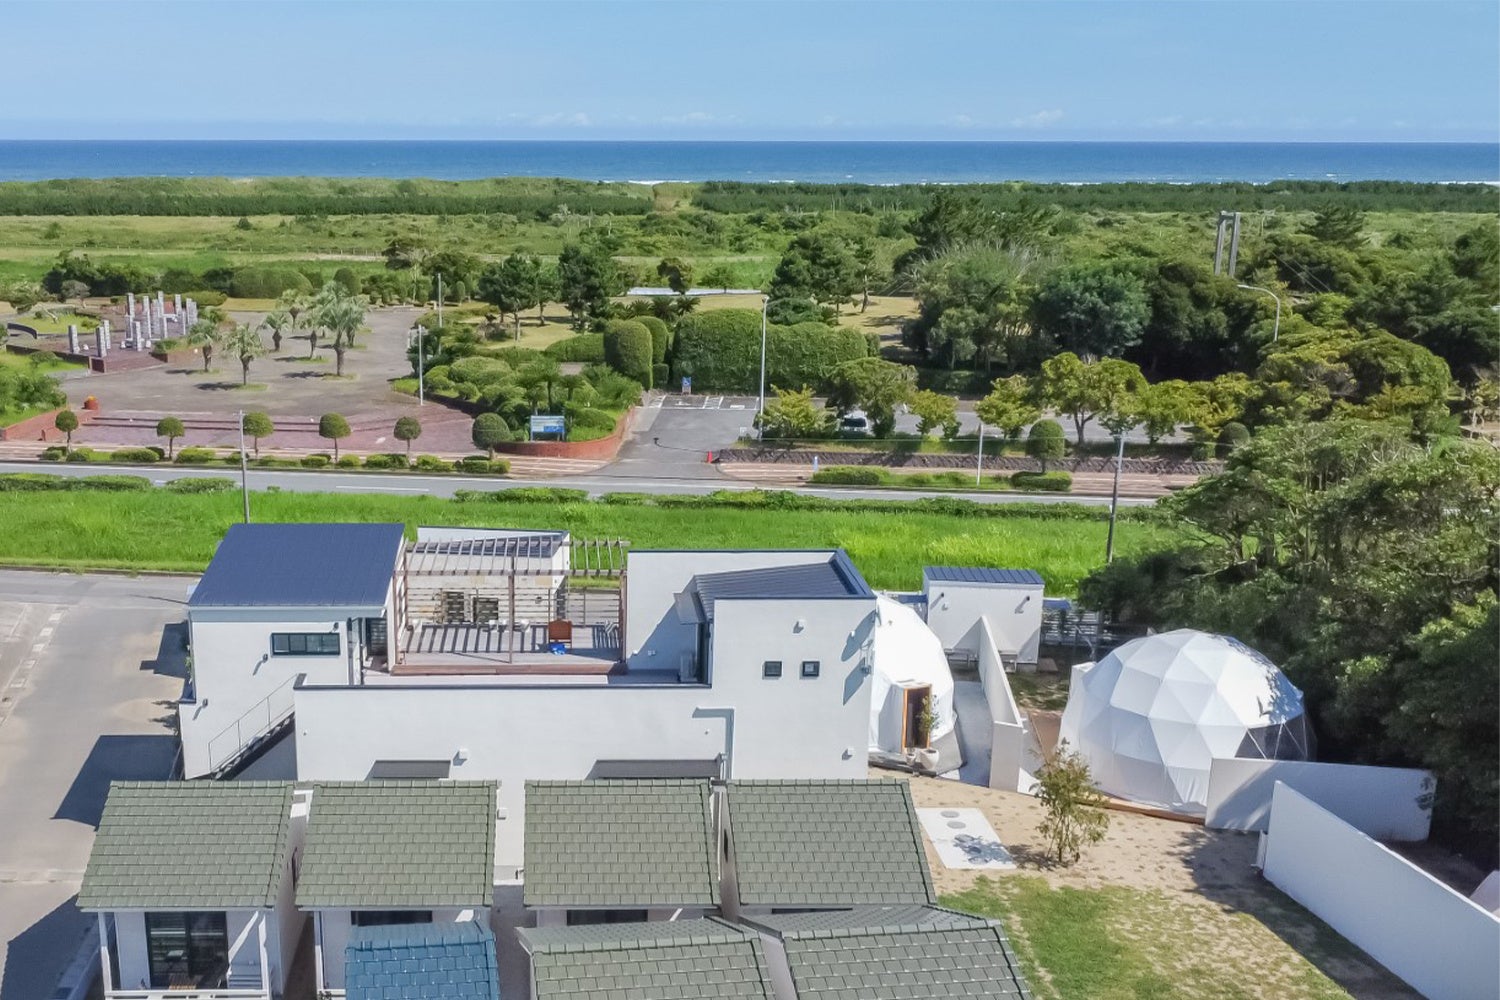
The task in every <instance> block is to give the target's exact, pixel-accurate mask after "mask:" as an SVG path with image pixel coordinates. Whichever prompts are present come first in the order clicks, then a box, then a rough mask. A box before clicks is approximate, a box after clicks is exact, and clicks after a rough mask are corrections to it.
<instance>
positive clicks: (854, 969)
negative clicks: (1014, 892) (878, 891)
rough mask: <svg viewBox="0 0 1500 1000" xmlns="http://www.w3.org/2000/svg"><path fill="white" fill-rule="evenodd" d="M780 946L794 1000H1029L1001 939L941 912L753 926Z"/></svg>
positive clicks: (993, 926) (776, 919) (856, 913)
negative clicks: (964, 999)
mask: <svg viewBox="0 0 1500 1000" xmlns="http://www.w3.org/2000/svg"><path fill="white" fill-rule="evenodd" d="M752 923H754V924H755V925H756V926H758V927H762V928H764V929H766V930H767V931H770V932H771V933H772V934H774V935H776V936H777V937H779V938H780V939H781V942H782V946H783V947H784V948H785V949H786V960H787V966H788V967H789V969H790V971H791V974H792V982H793V984H794V985H795V986H796V991H797V998H798V1000H933V998H935V997H991V998H997V1000H1000V998H1004V1000H1020V998H1028V1000H1029V998H1030V996H1031V993H1030V992H1029V990H1028V989H1027V987H1026V978H1025V976H1024V974H1023V973H1022V972H1021V967H1020V963H1019V962H1017V961H1016V957H1015V955H1014V953H1012V951H1011V949H1010V942H1009V941H1008V940H1007V939H1006V937H1005V931H1004V929H1003V928H1002V927H1001V926H1000V924H998V923H996V922H995V921H993V920H985V919H983V918H980V917H972V916H969V915H967V914H963V913H956V912H954V911H952V910H944V909H941V908H939V907H931V906H927V907H870V908H864V907H861V908H857V909H854V910H840V911H835V912H833V913H799V914H786V915H777V916H770V917H759V918H756V919H755V920H754V921H752Z"/></svg>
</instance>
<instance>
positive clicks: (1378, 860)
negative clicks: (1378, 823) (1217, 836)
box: [1264, 781, 1500, 1000]
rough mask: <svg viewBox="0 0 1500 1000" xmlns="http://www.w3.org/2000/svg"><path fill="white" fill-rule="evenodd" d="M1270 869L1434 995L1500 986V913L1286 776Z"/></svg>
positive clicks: (1483, 999)
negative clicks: (1467, 896) (1465, 894)
mask: <svg viewBox="0 0 1500 1000" xmlns="http://www.w3.org/2000/svg"><path fill="white" fill-rule="evenodd" d="M1264 846H1265V867H1264V870H1265V875H1266V878H1267V879H1269V880H1270V881H1271V883H1272V884H1273V885H1275V886H1276V887H1277V888H1278V889H1280V890H1281V891H1282V892H1284V893H1286V894H1287V895H1288V896H1291V897H1292V898H1293V899H1295V900H1296V901H1297V902H1299V903H1301V904H1302V905H1303V906H1305V907H1307V908H1308V909H1309V910H1311V911H1312V912H1313V913H1314V914H1316V915H1317V916H1318V917H1319V918H1320V919H1322V920H1323V921H1325V922H1327V923H1328V924H1329V926H1331V927H1332V928H1333V929H1334V930H1336V931H1338V932H1339V933H1340V934H1342V935H1343V936H1344V937H1346V938H1348V939H1349V940H1350V941H1351V942H1353V943H1354V944H1355V945H1357V946H1359V947H1360V948H1362V949H1364V950H1365V951H1366V952H1368V953H1369V955H1370V957H1372V958H1374V959H1375V960H1376V961H1377V962H1379V963H1380V964H1381V965H1384V966H1385V967H1386V968H1387V969H1390V970H1391V971H1392V972H1394V973H1395V974H1396V975H1398V976H1400V977H1401V978H1402V979H1403V980H1405V981H1406V982H1407V984H1408V985H1410V986H1411V987H1412V988H1413V989H1415V990H1417V991H1418V992H1420V993H1421V994H1422V995H1423V996H1425V997H1429V998H1430V1000H1494V998H1495V997H1496V996H1497V995H1500V919H1496V918H1495V917H1494V916H1493V915H1492V914H1490V913H1487V912H1485V911H1484V910H1483V909H1481V908H1480V907H1478V906H1477V905H1475V904H1474V903H1473V902H1471V901H1470V900H1468V899H1465V898H1464V897H1463V896H1461V895H1459V894H1458V893H1456V892H1454V891H1453V890H1452V889H1450V888H1448V887H1447V886H1446V885H1444V884H1443V883H1441V882H1439V881H1438V880H1437V879H1435V878H1433V877H1432V876H1431V875H1428V874H1427V873H1426V872H1424V871H1422V870H1421V869H1420V868H1418V867H1416V866H1415V865H1413V864H1412V863H1411V862H1409V861H1407V860H1406V859H1405V858H1403V857H1401V856H1400V855H1399V854H1396V853H1395V852H1393V851H1391V850H1390V848H1388V847H1385V846H1384V845H1382V844H1380V843H1378V842H1377V841H1374V840H1371V839H1370V838H1369V837H1367V836H1366V835H1365V834H1363V833H1361V832H1359V831H1358V830H1356V829H1355V828H1354V827H1353V826H1350V825H1349V824H1348V823H1346V822H1344V821H1343V820H1341V819H1339V818H1338V817H1337V816H1335V815H1334V814H1333V813H1331V812H1329V811H1328V810H1326V809H1324V808H1322V807H1321V806H1319V805H1318V804H1317V803H1316V802H1313V801H1312V800H1311V799H1309V798H1308V797H1307V796H1305V795H1302V794H1301V793H1300V792H1297V791H1296V790H1294V789H1292V788H1291V787H1289V786H1287V785H1286V784H1283V783H1282V782H1279V781H1278V782H1277V783H1276V787H1275V790H1274V791H1273V792H1272V793H1271V825H1270V829H1269V831H1268V833H1267V834H1266V838H1265V845H1264Z"/></svg>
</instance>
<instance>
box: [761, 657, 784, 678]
mask: <svg viewBox="0 0 1500 1000" xmlns="http://www.w3.org/2000/svg"><path fill="white" fill-rule="evenodd" d="M760 675H761V676H762V677H764V678H766V679H767V680H771V679H773V678H776V677H780V676H781V661H780V660H767V661H766V662H765V665H764V666H762V667H761V668H760Z"/></svg>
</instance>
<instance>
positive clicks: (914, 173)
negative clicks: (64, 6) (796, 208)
mask: <svg viewBox="0 0 1500 1000" xmlns="http://www.w3.org/2000/svg"><path fill="white" fill-rule="evenodd" d="M141 176H168V177H294V176H316V177H431V178H437V179H443V180H466V179H472V178H481V177H507V176H531V177H571V178H575V179H579V180H594V181H635V182H642V183H645V182H661V181H706V180H723V181H771V182H787V181H803V182H812V183H822V184H835V183H859V184H909V183H929V184H969V183H978V182H984V181H1012V180H1015V181H1037V182H1046V183H1061V184H1098V183H1108V182H1120V181H1148V182H1164V183H1174V184H1185V183H1195V182H1220V181H1245V182H1251V183H1266V182H1270V181H1279V180H1327V181H1360V180H1397V181H1421V182H1431V183H1452V182H1490V183H1496V182H1500V145H1496V144H1491V143H1329V142H1257V143H1222V142H602V141H601V142H551V141H430V140H412V141H397V140H390V141H386V140H381V141H373V140H371V141H363V140H358V141H326V142H325V141H302V140H285V141H279V140H278V141H249V140H242V141H217V140H215V141H196V140H182V141H130V140H118V141H92V140H79V141H39V140H38V141H27V140H3V141H0V181H37V180H50V179H54V178H66V177H141Z"/></svg>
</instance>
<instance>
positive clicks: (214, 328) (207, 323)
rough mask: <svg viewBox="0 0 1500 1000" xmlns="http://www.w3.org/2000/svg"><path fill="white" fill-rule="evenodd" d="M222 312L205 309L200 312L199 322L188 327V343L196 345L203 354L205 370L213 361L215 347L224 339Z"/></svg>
mask: <svg viewBox="0 0 1500 1000" xmlns="http://www.w3.org/2000/svg"><path fill="white" fill-rule="evenodd" d="M221 317H222V313H219V312H218V310H216V309H205V310H203V312H202V313H200V314H199V319H198V322H196V323H194V324H193V325H192V326H190V327H188V335H187V343H188V346H189V347H196V348H198V350H199V351H201V352H202V354H203V370H204V371H205V372H206V371H208V366H209V364H210V363H211V362H212V361H213V357H214V348H216V347H218V346H219V342H220V340H221V339H223V335H222V333H221V332H220V331H219V322H220V320H221Z"/></svg>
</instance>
